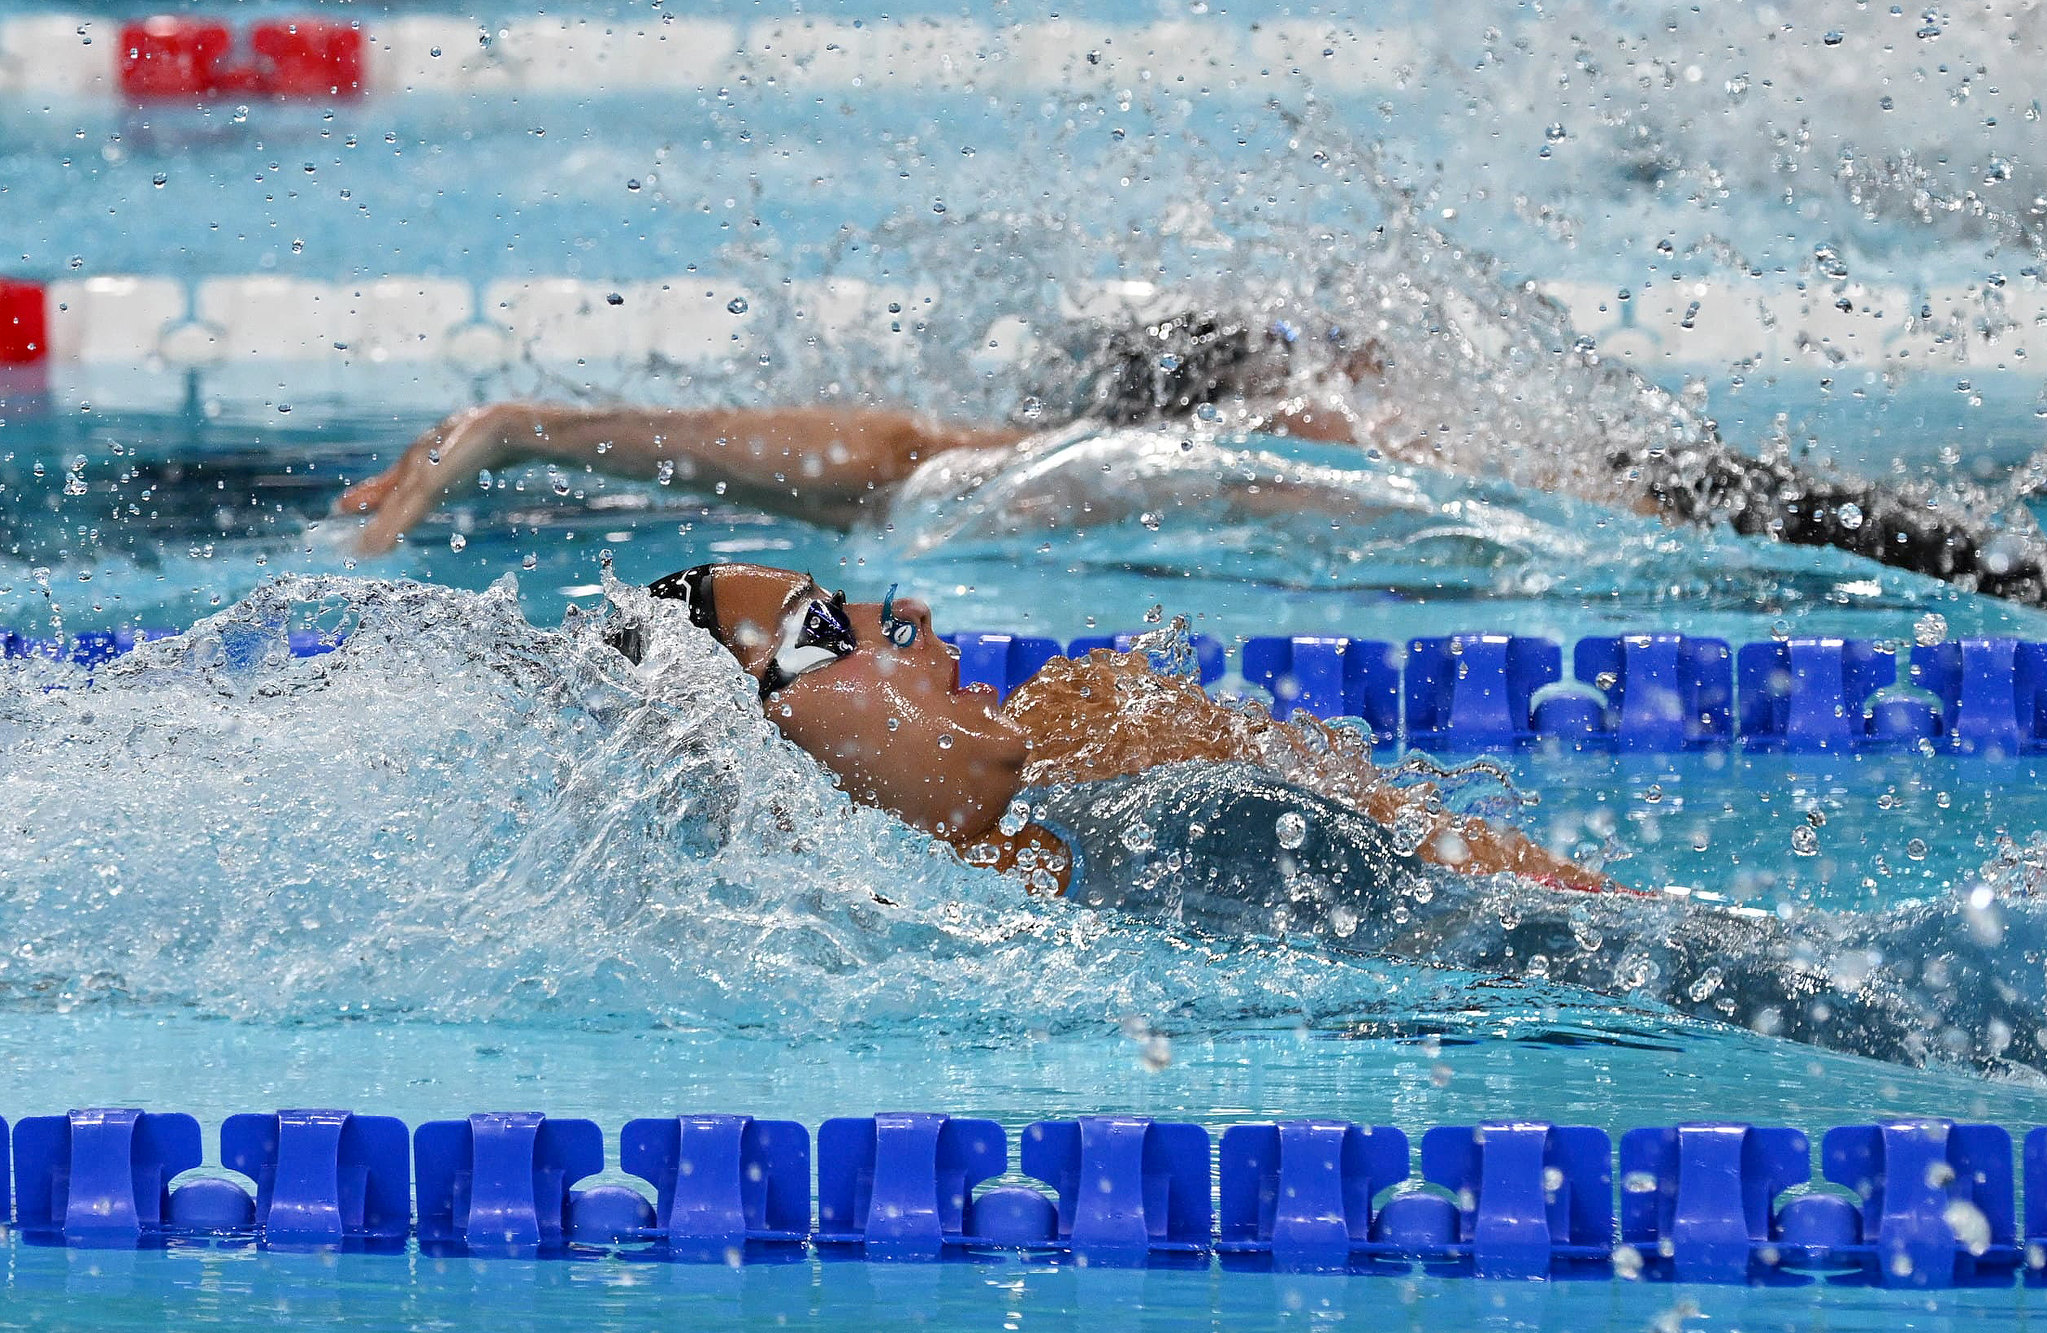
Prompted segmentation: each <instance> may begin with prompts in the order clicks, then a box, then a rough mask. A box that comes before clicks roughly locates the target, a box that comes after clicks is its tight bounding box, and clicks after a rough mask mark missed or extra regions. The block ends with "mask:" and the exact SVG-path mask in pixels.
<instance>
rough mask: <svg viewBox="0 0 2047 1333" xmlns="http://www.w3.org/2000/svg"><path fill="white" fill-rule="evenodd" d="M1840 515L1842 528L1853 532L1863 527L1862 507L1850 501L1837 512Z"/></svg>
mask: <svg viewBox="0 0 2047 1333" xmlns="http://www.w3.org/2000/svg"><path fill="white" fill-rule="evenodd" d="M1835 512H1836V513H1837V514H1839V515H1840V518H1841V526H1842V527H1844V528H1846V529H1847V530H1848V531H1850V532H1853V531H1855V530H1856V529H1857V528H1859V527H1861V526H1862V506H1861V505H1858V504H1856V503H1854V502H1853V501H1850V502H1849V503H1847V504H1844V505H1842V506H1841V507H1840V509H1838V510H1836V511H1835Z"/></svg>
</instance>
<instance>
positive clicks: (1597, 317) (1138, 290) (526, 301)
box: [0, 274, 2047, 388]
mask: <svg viewBox="0 0 2047 1333" xmlns="http://www.w3.org/2000/svg"><path fill="white" fill-rule="evenodd" d="M2028 284H2029V285H2028ZM1544 286H1545V287H1554V288H1558V289H1559V290H1557V291H1556V292H1554V293H1553V297H1554V299H1557V300H1559V301H1561V302H1563V303H1564V304H1565V305H1566V307H1567V309H1568V313H1569V315H1570V317H1571V321H1572V324H1573V325H1574V326H1575V327H1577V328H1578V329H1579V330H1581V331H1583V332H1586V333H1589V334H1591V335H1592V336H1594V337H1595V338H1596V339H1597V344H1598V346H1599V348H1600V350H1601V351H1602V352H1603V353H1606V354H1611V355H1616V356H1621V357H1624V358H1628V359H1632V360H1635V361H1667V362H1673V363H1683V364H1694V363H1725V362H1728V361H1732V360H1742V359H1753V360H1755V361H1757V362H1758V363H1759V364H1762V363H1767V364H1794V363H1799V362H1809V363H1811V364H1812V365H1814V366H1816V367H1818V366H1824V367H1828V368H1838V367H1839V366H1842V365H1848V364H1855V365H1865V366H1875V365H1895V366H1898V367H1901V368H1909V367H1911V366H1929V367H1934V366H1949V367H1963V368H1968V367H1975V368H1979V369H1985V370H1996V369H2006V370H2020V369H2023V368H2024V367H2025V365H2026V364H2027V353H2028V351H2029V350H2031V351H2034V352H2037V353H2039V354H2040V355H2047V285H2042V284H2040V283H2038V282H2035V281H2033V280H2030V279H2028V280H2026V284H2015V285H2013V286H2012V287H2010V288H2008V289H2004V290H1993V289H1992V288H1989V287H1986V286H1981V285H1970V286H1965V287H1956V288H1944V289H1938V290H1933V289H1929V290H1926V291H1922V292H1919V293H1917V294H1913V293H1908V292H1904V291H1902V290H1901V291H1898V292H1895V293H1892V294H1891V295H1890V296H1889V297H1887V298H1886V300H1887V301H1889V302H1890V309H1891V311H1892V312H1893V314H1896V313H1897V312H1899V311H1902V310H1907V309H1916V310H1918V311H1919V312H1921V317H1920V318H1917V319H1916V320H1915V319H1914V318H1911V317H1904V318H1892V319H1889V320H1873V319H1861V317H1857V316H1844V315H1841V314H1840V312H1838V311H1837V310H1835V309H1834V307H1833V305H1832V304H1831V303H1830V302H1829V301H1827V300H1825V299H1822V297H1823V295H1824V294H1823V293H1806V292H1800V291H1795V290H1790V289H1787V290H1785V291H1783V292H1781V293H1779V292H1772V291H1757V292H1741V291H1737V290H1734V289H1728V290H1726V291H1723V292H1719V293H1717V294H1716V295H1715V297H1714V298H1713V300H1712V301H1711V303H1710V304H1711V305H1712V311H1713V313H1712V314H1711V315H1710V316H1694V317H1692V318H1690V319H1688V320H1686V319H1680V318H1678V317H1677V315H1676V312H1675V311H1674V310H1672V309H1665V308H1658V307H1656V306H1654V304H1653V303H1652V302H1650V301H1649V299H1648V294H1646V293H1645V294H1643V295H1640V296H1637V297H1636V298H1635V304H1634V305H1633V306H1632V307H1623V309H1624V310H1625V312H1626V313H1625V318H1624V319H1621V318H1617V317H1616V316H1615V314H1614V307H1616V306H1617V305H1619V304H1620V303H1619V302H1618V301H1617V300H1616V298H1615V297H1614V296H1613V293H1612V292H1610V291H1607V290H1605V289H1602V288H1598V287H1595V286H1591V285H1588V284H1545V285H1544ZM774 301H775V307H776V309H777V311H778V312H780V313H781V314H783V315H785V316H786V317H788V318H793V319H794V320H796V321H798V322H801V323H805V324H806V325H807V326H808V327H812V328H814V329H815V331H816V334H817V336H819V337H822V338H828V339H831V340H833V341H835V342H837V343H845V342H848V341H851V342H853V343H855V344H856V345H857V346H858V347H859V348H860V349H861V350H862V351H863V352H864V353H866V354H868V355H876V354H879V355H881V356H883V357H902V356H906V355H908V353H909V352H910V351H911V349H912V348H913V347H914V346H915V345H917V344H918V343H919V342H920V341H921V340H923V339H924V338H925V337H926V336H927V335H928V334H929V333H930V332H931V331H932V330H934V329H940V328H944V327H945V321H946V320H947V318H948V314H947V310H946V306H945V303H944V299H943V294H942V292H941V291H940V290H939V289H937V288H935V287H929V286H922V285H917V284H894V285H883V284H874V283H869V282H866V281H863V280H860V279H856V278H819V279H801V280H795V281H792V282H791V283H790V284H788V286H787V289H786V291H784V292H781V293H776V294H775V296H774ZM1061 304H1062V307H1063V310H1064V313H1065V314H1066V315H1067V316H1068V317H1080V318H1088V319H1094V320H1098V321H1102V322H1105V323H1116V324H1120V323H1126V322H1130V321H1133V320H1137V319H1143V318H1150V317H1156V316H1158V315H1161V314H1164V313H1168V312H1170V311H1171V310H1173V309H1176V308H1177V307H1178V305H1179V304H1180V302H1178V301H1176V299H1175V296H1174V293H1173V292H1172V291H1171V290H1169V289H1162V288H1159V287H1157V286H1155V285H1153V284H1150V283H1129V282H1105V283H1098V284H1077V285H1073V286H1072V287H1071V289H1070V290H1067V291H1064V292H1062V294H1061ZM784 307H786V309H784ZM764 308H765V303H764V302H763V301H761V299H760V298H759V296H758V294H756V293H753V292H750V291H749V290H747V288H746V286H745V285H744V284H742V283H740V282H737V281H735V280H732V279H726V278H720V277H717V276H715V275H704V274H678V275H675V276H673V277H668V278H653V279H644V280H637V281H630V282H606V281H599V280H595V279H585V278H567V277H535V278H520V279H512V278H507V279H496V280H491V281H488V282H485V283H483V284H482V285H481V286H480V287H478V286H473V285H472V284H470V283H469V282H467V281H465V280H462V279H459V278H447V277H435V276H426V275H417V276H406V275H393V276H390V277H384V278H376V279H368V280H363V281H339V282H329V281H321V280H316V279H309V278H291V277H283V276H279V275H275V274H252V275H222V276H216V277H207V278H200V279H197V280H195V281H193V282H191V283H189V284H188V283H185V282H182V281H179V280H177V279H172V278H165V277H149V276H132V275H106V276H100V277H93V278H85V279H71V278H65V279H58V280H55V281H51V282H48V283H42V282H38V281H35V280H33V279H30V278H25V277H18V278H5V277H0V366H5V365H15V366H21V365H62V364H80V365H89V366H105V367H116V368H131V369H136V370H172V371H188V370H210V369H217V368H225V367H231V366H236V365H269V364H272V363H288V364H292V365H296V366H300V367H312V366H358V367H359V366H382V365H386V364H400V365H410V364H424V363H443V364H446V365H449V366H451V367H454V368H458V369H461V370H465V371H470V372H486V371H491V370H498V369H502V368H504V367H506V366H509V365H512V364H515V363H518V362H529V361H530V362H537V363H541V364H573V363H577V362H583V363H589V364H627V365H631V364H647V363H650V362H665V363H672V364H676V365H684V366H704V365H717V364H722V363H727V362H736V361H743V360H744V359H745V358H746V357H747V356H748V355H750V354H751V352H752V350H753V348H752V344H751V339H752V337H753V335H754V331H755V328H756V327H757V325H758V324H759V322H760V316H761V313H762V310H763V309H764ZM1859 319H1860V322H1858V320H1859ZM1957 329H1961V330H1964V332H1962V333H1957V332H1956V330H1957ZM1993 329H1994V330H1996V331H1995V332H1993V331H1992V330H1993ZM1967 330H1974V332H1967ZM956 332H957V331H956V330H948V335H950V334H952V333H956ZM1035 336H1036V333H1035V331H1034V330H1033V329H1032V328H1031V327H1030V325H1029V323H1028V322H1027V321H1024V320H1020V319H1017V318H1015V317H1010V318H1005V319H1001V320H997V321H996V322H995V323H994V324H993V325H991V326H990V327H989V328H988V329H987V330H985V332H984V335H983V336H982V337H981V338H980V339H979V340H977V342H976V343H975V347H976V348H977V350H976V352H975V354H974V365H975V367H976V368H977V369H979V370H982V371H984V372H994V371H997V370H999V369H1001V368H1002V367H1003V366H1006V365H1010V364H1013V363H1015V362H1016V361H1017V360H1018V359H1019V358H1021V357H1022V356H1024V355H1026V354H1027V353H1028V351H1029V349H1030V347H1031V345H1032V339H1033V338H1034V337H1035ZM272 387H273V388H274V386H272Z"/></svg>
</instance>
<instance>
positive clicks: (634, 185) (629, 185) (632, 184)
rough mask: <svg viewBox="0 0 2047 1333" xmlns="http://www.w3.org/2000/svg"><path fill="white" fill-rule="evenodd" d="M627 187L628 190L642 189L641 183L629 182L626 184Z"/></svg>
mask: <svg viewBox="0 0 2047 1333" xmlns="http://www.w3.org/2000/svg"><path fill="white" fill-rule="evenodd" d="M625 187H626V188H627V189H628V190H638V189H639V188H640V183H639V182H638V181H627V182H626V183H625Z"/></svg>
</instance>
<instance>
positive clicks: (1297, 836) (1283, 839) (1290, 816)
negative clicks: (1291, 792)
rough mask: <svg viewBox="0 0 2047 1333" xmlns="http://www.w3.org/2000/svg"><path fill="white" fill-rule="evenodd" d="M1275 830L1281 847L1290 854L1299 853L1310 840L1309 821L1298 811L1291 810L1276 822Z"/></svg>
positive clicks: (1274, 822) (1274, 823) (1274, 824)
mask: <svg viewBox="0 0 2047 1333" xmlns="http://www.w3.org/2000/svg"><path fill="white" fill-rule="evenodd" d="M1273 828H1274V830H1275V831H1276V832H1277V833H1278V834H1279V845H1280V846H1282V847H1284V848H1286V849H1287V850H1288V851H1290V852H1297V851H1299V850H1300V849H1301V844H1302V843H1305V842H1306V841H1307V840H1308V821H1307V820H1306V819H1305V818H1303V817H1302V816H1301V814H1300V812H1299V811H1297V810H1289V811H1287V812H1286V813H1285V814H1283V815H1281V816H1280V817H1279V818H1278V819H1277V820H1274V821H1273Z"/></svg>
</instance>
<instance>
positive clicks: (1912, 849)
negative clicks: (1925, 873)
mask: <svg viewBox="0 0 2047 1333" xmlns="http://www.w3.org/2000/svg"><path fill="white" fill-rule="evenodd" d="M1905 855H1907V856H1909V857H1911V858H1912V859H1913V860H1914V861H1924V860H1925V859H1926V839H1924V838H1914V839H1912V841H1910V842H1908V843H1906V844H1905Z"/></svg>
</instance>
